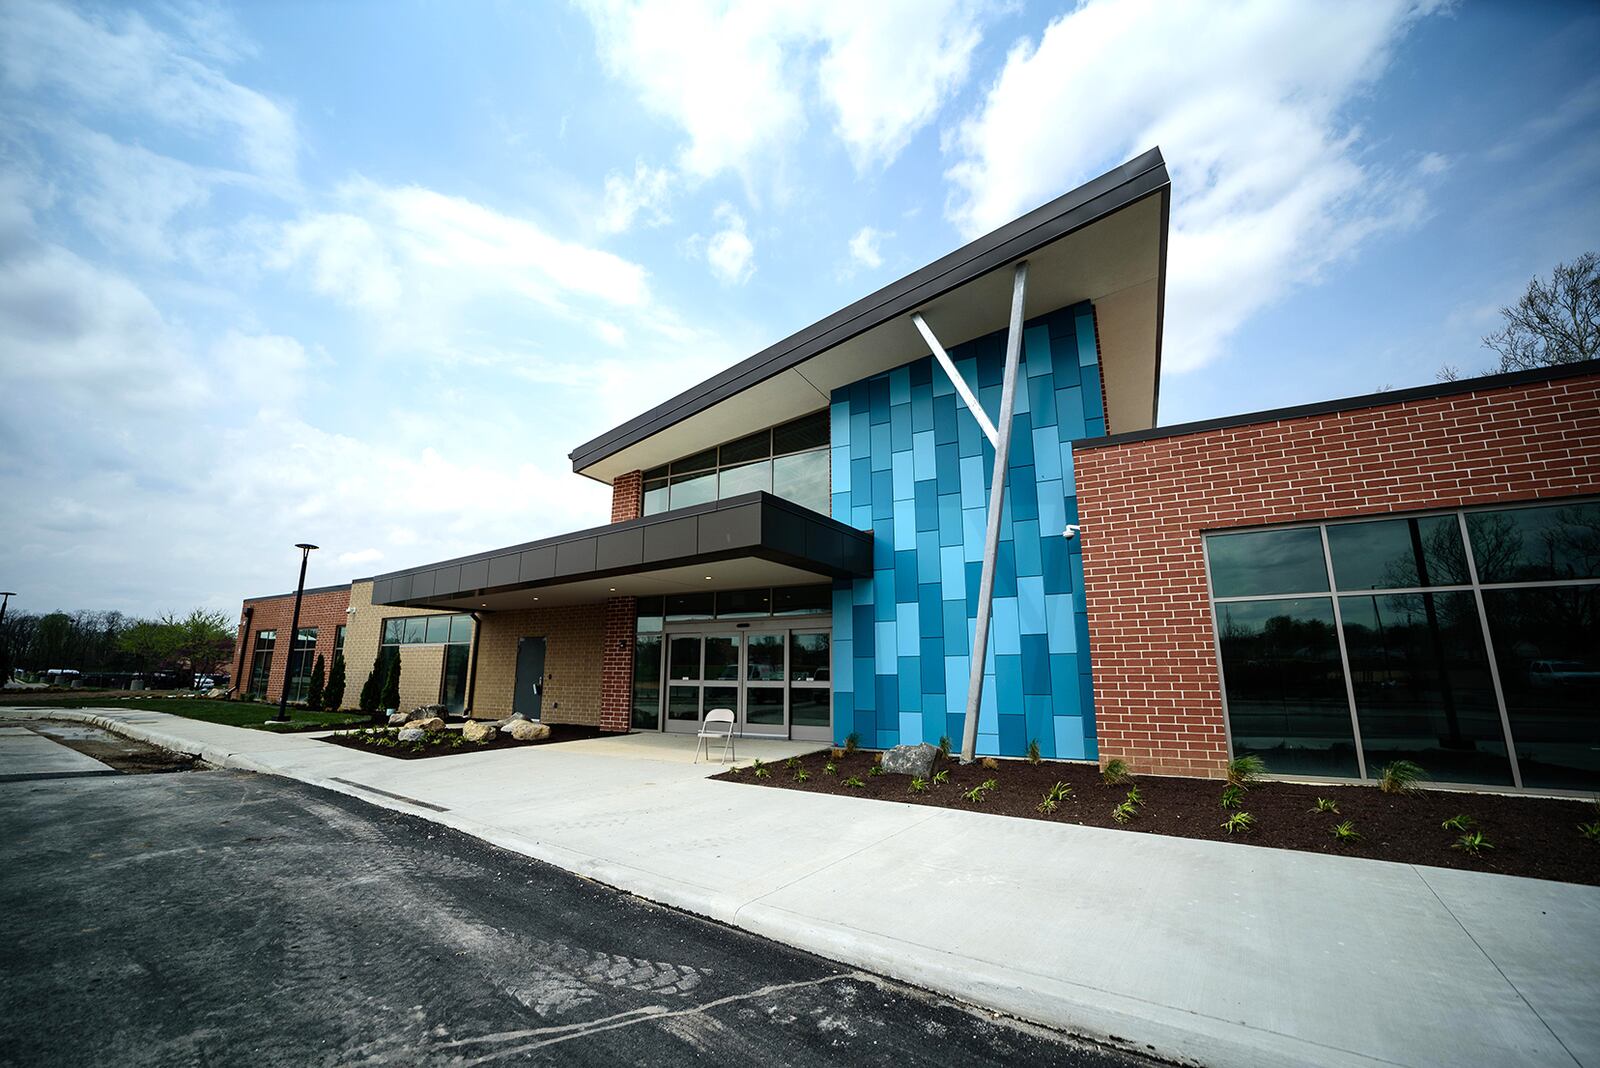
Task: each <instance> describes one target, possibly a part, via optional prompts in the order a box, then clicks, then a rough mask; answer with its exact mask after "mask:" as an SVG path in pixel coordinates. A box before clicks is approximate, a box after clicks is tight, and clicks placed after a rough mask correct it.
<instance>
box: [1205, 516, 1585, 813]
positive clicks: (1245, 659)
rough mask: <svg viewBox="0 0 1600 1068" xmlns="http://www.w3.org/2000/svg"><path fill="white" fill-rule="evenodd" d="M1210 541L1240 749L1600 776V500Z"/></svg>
mask: <svg viewBox="0 0 1600 1068" xmlns="http://www.w3.org/2000/svg"><path fill="white" fill-rule="evenodd" d="M1324 545H1325V546H1326V551H1324ZM1206 555H1207V559H1208V562H1209V567H1210V578H1211V593H1212V599H1213V602H1214V613H1215V620H1216V626H1217V646H1218V652H1219V657H1220V666H1221V670H1222V677H1223V692H1224V695H1225V698H1226V702H1227V710H1228V721H1229V726H1230V729H1231V732H1232V736H1233V747H1234V752H1235V753H1236V754H1240V755H1242V754H1245V753H1255V754H1258V755H1260V756H1262V757H1263V758H1264V759H1265V760H1266V762H1267V766H1268V767H1269V769H1271V770H1272V771H1275V772H1279V773H1283V774H1319V775H1334V776H1354V775H1359V774H1362V773H1363V772H1364V773H1365V774H1366V775H1367V776H1368V777H1369V778H1371V777H1376V776H1377V775H1378V774H1379V773H1380V772H1381V770H1382V768H1383V766H1384V765H1385V764H1387V763H1389V762H1390V761H1392V760H1397V759H1406V760H1411V761H1414V762H1416V763H1418V764H1420V765H1422V767H1423V768H1424V769H1425V771H1426V773H1427V776H1428V777H1429V778H1430V779H1434V780H1440V781H1453V782H1465V783H1481V784H1485V785H1507V784H1511V785H1520V786H1524V787H1532V788H1539V789H1563V790H1584V791H1587V790H1594V789H1596V788H1600V502H1596V501H1575V502H1560V503H1550V504H1538V505H1532V506H1522V507H1510V508H1504V507H1501V508H1477V509H1467V510H1461V511H1453V512H1447V513H1443V514H1438V515H1423V516H1401V517H1387V518H1381V519H1370V520H1355V521H1341V522H1335V523H1326V524H1309V525H1306V526H1301V527H1289V528H1280V529H1275V530H1260V531H1241V532H1228V533H1224V534H1213V535H1208V536H1207V538H1206ZM1330 574H1331V575H1332V589H1331V590H1330V583H1329V575H1330ZM1330 593H1331V594H1332V595H1331V596H1330ZM1485 635H1487V641H1486V640H1485ZM1341 715H1342V716H1343V722H1340V717H1341ZM1508 739H1509V741H1510V747H1509V749H1508Z"/></svg>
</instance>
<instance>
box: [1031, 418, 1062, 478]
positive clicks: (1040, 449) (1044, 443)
mask: <svg viewBox="0 0 1600 1068" xmlns="http://www.w3.org/2000/svg"><path fill="white" fill-rule="evenodd" d="M1052 410H1054V409H1053V408H1052ZM1032 455H1033V466H1034V477H1035V478H1037V479H1038V480H1039V481H1040V482H1050V481H1059V480H1060V478H1061V442H1060V440H1059V439H1058V438H1057V437H1056V432H1055V427H1054V426H1053V425H1052V426H1042V427H1037V428H1036V429H1035V430H1034V431H1033V449H1032Z"/></svg>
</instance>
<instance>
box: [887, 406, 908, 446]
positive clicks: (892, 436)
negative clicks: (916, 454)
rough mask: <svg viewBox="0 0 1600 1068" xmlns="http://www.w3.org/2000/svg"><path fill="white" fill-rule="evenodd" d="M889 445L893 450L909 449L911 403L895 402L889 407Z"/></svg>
mask: <svg viewBox="0 0 1600 1068" xmlns="http://www.w3.org/2000/svg"><path fill="white" fill-rule="evenodd" d="M889 447H890V448H891V449H893V450H894V451H895V452H910V451H911V405H910V404H909V403H908V404H896V405H894V406H893V407H891V408H890V409H889Z"/></svg>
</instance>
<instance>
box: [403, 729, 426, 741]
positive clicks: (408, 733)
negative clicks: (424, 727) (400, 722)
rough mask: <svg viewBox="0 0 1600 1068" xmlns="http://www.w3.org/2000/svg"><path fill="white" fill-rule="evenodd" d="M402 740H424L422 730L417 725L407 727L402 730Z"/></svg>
mask: <svg viewBox="0 0 1600 1068" xmlns="http://www.w3.org/2000/svg"><path fill="white" fill-rule="evenodd" d="M400 740H401V741H402V742H420V741H422V731H421V730H419V729H417V728H416V727H405V728H403V729H402V730H401V731H400Z"/></svg>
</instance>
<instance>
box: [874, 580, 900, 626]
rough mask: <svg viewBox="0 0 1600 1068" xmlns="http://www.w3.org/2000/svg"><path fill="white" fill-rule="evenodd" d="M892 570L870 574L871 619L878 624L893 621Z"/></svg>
mask: <svg viewBox="0 0 1600 1068" xmlns="http://www.w3.org/2000/svg"><path fill="white" fill-rule="evenodd" d="M894 605H895V600H894V569H893V568H891V569H889V570H887V571H874V572H873V573H872V618H873V619H875V620H877V621H878V623H880V624H882V623H887V622H889V621H890V620H892V619H894V612H895V608H894Z"/></svg>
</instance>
